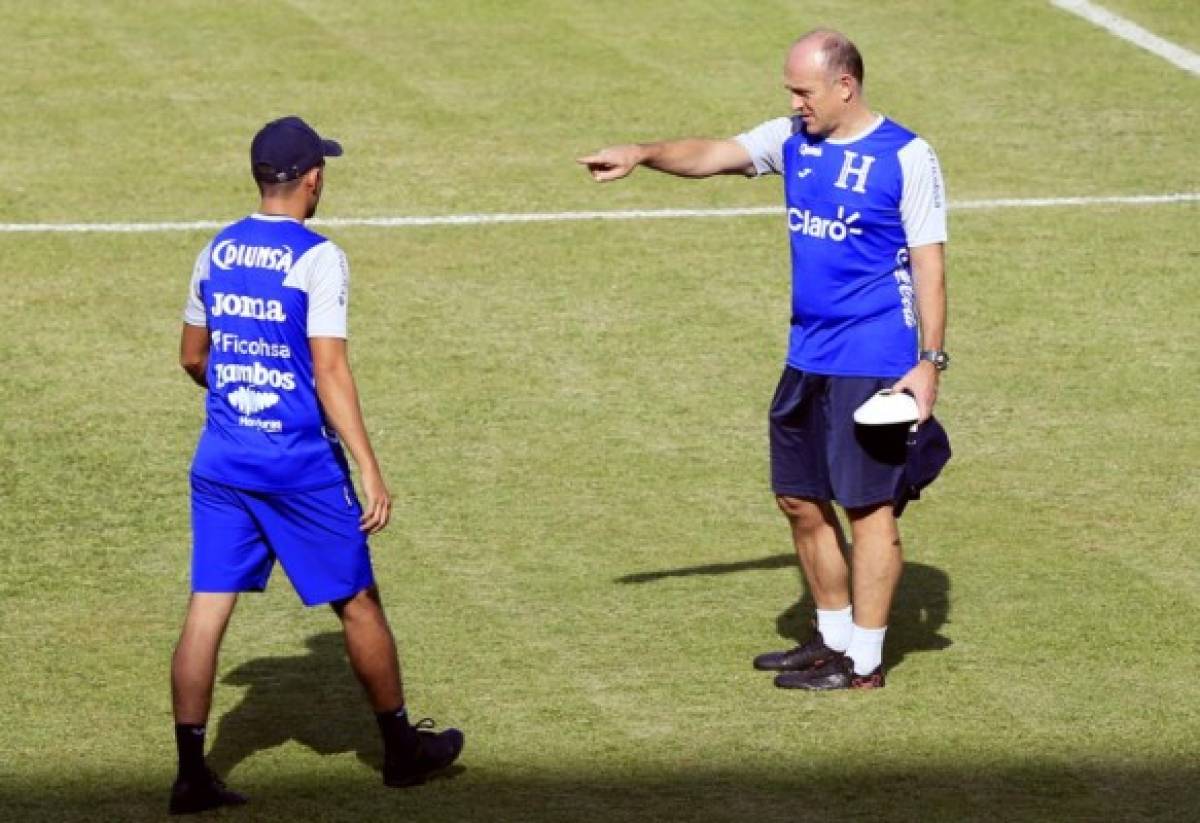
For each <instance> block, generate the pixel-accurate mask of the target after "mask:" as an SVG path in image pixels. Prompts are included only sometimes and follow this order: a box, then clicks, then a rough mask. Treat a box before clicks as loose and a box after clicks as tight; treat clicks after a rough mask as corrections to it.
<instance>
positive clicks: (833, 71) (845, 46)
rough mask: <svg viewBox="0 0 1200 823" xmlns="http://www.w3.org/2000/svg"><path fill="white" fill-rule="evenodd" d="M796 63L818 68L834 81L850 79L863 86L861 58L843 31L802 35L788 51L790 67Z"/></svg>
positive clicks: (863, 74)
mask: <svg viewBox="0 0 1200 823" xmlns="http://www.w3.org/2000/svg"><path fill="white" fill-rule="evenodd" d="M793 60H795V61H796V62H797V63H798V64H800V65H803V64H807V65H808V66H809V67H819V68H821V69H822V70H824V71H825V72H826V73H828V75H829V76H830V80H833V79H835V78H837V77H839V76H841V75H849V76H850V77H853V78H854V79H855V81H857V83H858V85H860V86H861V85H862V84H863V77H864V76H865V72H864V70H863V59H862V54H860V53H859V51H858V47H857V46H855V45H854V43H852V42H851V41H850V38H849V37H847V36H846V35H844V34H842V33H841V32H840V31H834V30H833V29H813V30H812V31H810V32H808V33H807V34H804V35H801V36H800V37H799V38H798V39H797V40H796V42H795V43H793V44H792V48H791V49H790V50H789V51H788V63H789V64H790V63H791V62H792V61H793Z"/></svg>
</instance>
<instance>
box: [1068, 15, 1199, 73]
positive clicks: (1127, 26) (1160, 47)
mask: <svg viewBox="0 0 1200 823" xmlns="http://www.w3.org/2000/svg"><path fill="white" fill-rule="evenodd" d="M1193 2H1194V0H1193ZM1050 3H1051V5H1053V6H1057V7H1058V8H1060V9H1062V10H1063V11H1069V12H1070V13H1071V14H1074V15H1077V16H1079V17H1082V18H1083V19H1084V20H1087V21H1088V22H1089V23H1094V24H1095V25H1097V26H1100V27H1101V28H1102V29H1106V30H1107V31H1108V32H1109V33H1111V34H1113V35H1115V36H1117V37H1120V38H1121V39H1122V40H1127V41H1129V42H1130V43H1133V44H1134V45H1135V46H1138V47H1140V48H1143V49H1145V50H1146V51H1148V52H1151V53H1152V54H1156V55H1158V56H1159V57H1161V58H1162V59H1164V60H1166V61H1168V62H1170V63H1173V64H1174V65H1176V66H1178V67H1179V68H1181V69H1183V70H1184V71H1190V72H1191V73H1192V74H1195V75H1200V54H1196V52H1194V51H1191V50H1189V49H1185V48H1184V47H1183V46H1180V45H1178V44H1176V43H1172V42H1171V41H1170V40H1164V39H1162V38H1161V37H1159V36H1158V35H1157V34H1155V33H1154V32H1152V31H1147V30H1146V29H1144V28H1142V27H1141V26H1139V25H1138V24H1137V23H1135V22H1133V21H1132V20H1127V19H1126V18H1124V17H1122V16H1121V15H1119V14H1114V13H1113V12H1111V11H1109V10H1108V9H1106V8H1104V7H1103V6H1097V5H1096V4H1095V3H1089V2H1088V0H1050Z"/></svg>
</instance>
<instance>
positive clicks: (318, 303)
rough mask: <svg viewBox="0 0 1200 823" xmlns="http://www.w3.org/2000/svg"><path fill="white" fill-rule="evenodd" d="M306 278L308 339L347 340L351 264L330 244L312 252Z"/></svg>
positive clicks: (341, 252) (343, 254) (327, 243)
mask: <svg viewBox="0 0 1200 823" xmlns="http://www.w3.org/2000/svg"><path fill="white" fill-rule="evenodd" d="M312 254H313V259H312V262H311V265H312V269H311V270H310V272H309V275H308V287H307V291H308V336H309V337H341V338H343V339H345V337H346V304H347V303H348V302H349V300H350V265H349V264H348V263H347V262H346V255H345V253H344V252H343V251H342V250H341V249H340V248H338V247H337V246H336V245H335V244H333V243H329V242H326V243H322V244H321V245H320V246H318V247H317V248H315V249H313V252H312Z"/></svg>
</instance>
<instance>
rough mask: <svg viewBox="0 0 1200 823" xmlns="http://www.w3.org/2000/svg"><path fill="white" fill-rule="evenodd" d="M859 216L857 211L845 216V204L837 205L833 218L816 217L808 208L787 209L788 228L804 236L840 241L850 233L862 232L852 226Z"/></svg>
mask: <svg viewBox="0 0 1200 823" xmlns="http://www.w3.org/2000/svg"><path fill="white" fill-rule="evenodd" d="M861 216H862V215H860V214H859V213H858V212H854V214H851V215H849V216H847V215H846V207H845V206H838V210H837V217H835V218H833V219H830V218H828V217H818V216H817V215H815V214H813V213H812V212H811V211H809V210H808V209H788V213H787V219H788V229H789V230H791V231H794V232H796V233H798V234H803V235H804V236H805V237H815V238H817V239H818V240H832V241H833V242H835V243H841V242H842V241H843V240H845V239H846V237H847V236H849V235H851V234H862V233H863V230H862V229H859V228H855V226H854V224H855V223H857V222H858V219H859V218H860V217H861Z"/></svg>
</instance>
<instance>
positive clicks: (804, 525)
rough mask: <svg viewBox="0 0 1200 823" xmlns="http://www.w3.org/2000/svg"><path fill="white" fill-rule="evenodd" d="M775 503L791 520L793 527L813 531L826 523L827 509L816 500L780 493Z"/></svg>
mask: <svg viewBox="0 0 1200 823" xmlns="http://www.w3.org/2000/svg"><path fill="white" fill-rule="evenodd" d="M775 503H776V504H777V505H778V506H779V510H780V511H781V512H783V514H784V516H785V517H787V519H788V520H789V521H791V524H792V527H793V528H796V529H799V530H801V531H806V532H811V531H816V530H817V529H820V528H823V527H824V526H825V525H826V519H825V511H824V509H823V508H822V507H821V504H820V503H818V502H817V501H815V500H808V499H806V498H803V497H789V496H787V495H784V494H780V495H776V496H775Z"/></svg>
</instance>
